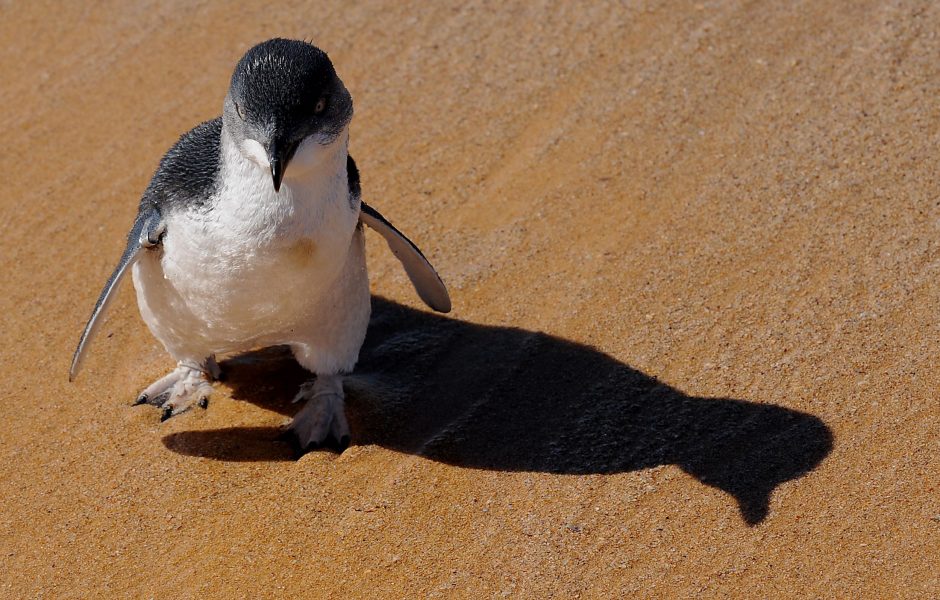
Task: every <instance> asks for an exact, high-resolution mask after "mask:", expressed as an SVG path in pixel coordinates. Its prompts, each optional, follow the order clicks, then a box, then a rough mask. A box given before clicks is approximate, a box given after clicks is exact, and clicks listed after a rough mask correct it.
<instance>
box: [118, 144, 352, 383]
mask: <svg viewBox="0 0 940 600" xmlns="http://www.w3.org/2000/svg"><path fill="white" fill-rule="evenodd" d="M342 160H343V168H342V170H341V171H339V172H335V173H333V174H327V175H326V176H325V177H319V178H316V177H313V179H314V180H315V181H316V183H317V184H318V185H315V186H314V185H309V186H305V185H304V184H303V182H296V181H294V182H291V181H290V180H286V181H285V183H284V185H283V186H282V188H281V192H280V194H275V193H274V190H273V187H272V185H271V182H270V178H269V177H267V178H265V177H264V175H265V173H264V172H263V171H262V170H260V169H256V168H255V165H253V164H251V163H247V164H246V165H242V166H243V167H244V168H243V169H242V171H241V172H240V173H236V175H243V177H231V176H230V177H227V178H226V180H227V181H230V182H231V184H230V185H228V186H224V187H223V188H222V189H220V190H219V191H218V194H217V196H216V197H215V198H214V199H213V202H212V206H211V207H210V208H207V209H204V210H195V211H192V210H178V211H173V212H171V214H168V215H165V218H166V226H167V228H166V231H167V232H166V236H165V238H164V242H163V249H162V251H161V252H153V253H150V252H148V253H147V255H146V256H144V257H143V259H142V260H141V261H139V262H138V263H137V265H135V267H134V285H135V287H136V289H137V297H138V304H139V306H140V310H141V315H142V316H143V319H144V321H145V322H146V323H147V325H148V326H149V327H150V329H151V331H152V332H153V333H154V335H155V336H156V337H157V338H158V339H159V340H160V341H162V342H163V343H164V345H165V346H166V347H167V350H168V351H169V352H170V353H171V354H172V355H173V356H174V357H175V358H176V359H177V360H183V359H190V360H197V361H201V360H202V359H204V358H205V357H206V356H208V355H210V354H223V353H230V352H238V351H243V350H248V349H251V348H255V347H259V346H267V345H273V344H291V345H293V346H294V347H295V353H297V354H298V358H301V356H303V355H309V356H310V357H311V358H310V361H308V362H311V364H305V365H304V366H305V367H307V368H310V369H312V370H318V367H322V368H327V369H330V368H331V367H332V368H339V369H347V368H351V367H352V364H350V361H351V363H354V362H355V359H356V357H357V355H358V350H359V345H361V343H362V338H363V337H364V335H365V327H366V324H367V322H368V313H369V291H368V277H367V275H366V270H365V254H364V251H363V236H362V233H361V231H360V230H357V228H356V225H357V223H358V212H359V211H358V205H356V206H350V198H349V195H348V190H347V188H346V181H345V177H346V175H345V153H343V156H342ZM313 175H314V176H315V175H317V174H316V173H314V174H313ZM313 363H317V364H313ZM334 363H335V364H334Z"/></svg>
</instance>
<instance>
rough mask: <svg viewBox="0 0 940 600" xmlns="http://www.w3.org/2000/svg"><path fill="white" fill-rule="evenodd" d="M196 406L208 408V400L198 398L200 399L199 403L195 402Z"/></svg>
mask: <svg viewBox="0 0 940 600" xmlns="http://www.w3.org/2000/svg"><path fill="white" fill-rule="evenodd" d="M197 404H199V408H209V399H208V398H200V399H199V402H197Z"/></svg>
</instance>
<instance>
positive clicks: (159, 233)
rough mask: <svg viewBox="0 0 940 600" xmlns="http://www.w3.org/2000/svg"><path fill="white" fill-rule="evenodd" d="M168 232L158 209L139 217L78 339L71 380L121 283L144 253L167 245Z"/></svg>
mask: <svg viewBox="0 0 940 600" xmlns="http://www.w3.org/2000/svg"><path fill="white" fill-rule="evenodd" d="M165 230H166V225H165V224H164V222H163V218H162V216H161V215H160V213H159V211H158V210H157V209H156V208H152V207H148V208H145V209H142V210H141V211H140V212H139V213H138V214H137V218H136V219H135V220H134V226H133V227H132V228H131V231H130V233H128V234H127V247H126V248H125V249H124V254H122V255H121V260H119V261H118V264H117V266H116V267H114V271H113V272H112V273H111V277H109V278H108V281H107V283H105V284H104V289H102V290H101V294H100V295H99V296H98V301H97V302H95V308H94V310H92V311H91V317H90V318H89V319H88V324H87V325H85V330H84V331H82V337H81V338H79V340H78V346H77V347H76V348H75V354H73V355H72V365H71V366H70V367H69V381H74V380H75V378H76V377H77V376H78V372H79V371H80V370H81V368H82V362H83V361H84V359H85V353H86V351H87V350H88V347H89V346H90V345H91V342H92V340H94V338H95V335H96V334H97V333H98V329H99V328H100V326H101V323H102V322H103V319H102V317H103V316H104V314H105V312H107V310H108V307H109V306H110V305H111V301H112V300H113V299H114V295H115V294H114V293H115V291H116V290H117V289H118V286H119V285H120V284H121V281H123V280H124V277H125V276H126V275H127V273H128V272H130V269H131V267H132V266H134V263H136V262H137V261H138V259H140V257H141V252H142V251H143V250H145V249H148V248H154V247H156V246H159V245H160V244H161V243H163V234H164V232H165Z"/></svg>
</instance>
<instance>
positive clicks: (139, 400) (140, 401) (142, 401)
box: [134, 394, 150, 406]
mask: <svg viewBox="0 0 940 600" xmlns="http://www.w3.org/2000/svg"><path fill="white" fill-rule="evenodd" d="M149 399H150V398H148V397H147V394H141V395H140V396H137V400H134V406H140V405H141V404H146V403H147V400H149Z"/></svg>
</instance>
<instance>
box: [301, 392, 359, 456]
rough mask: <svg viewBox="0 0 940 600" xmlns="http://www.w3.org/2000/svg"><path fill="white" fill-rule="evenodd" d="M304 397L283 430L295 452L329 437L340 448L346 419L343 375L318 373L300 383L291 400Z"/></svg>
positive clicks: (346, 438)
mask: <svg viewBox="0 0 940 600" xmlns="http://www.w3.org/2000/svg"><path fill="white" fill-rule="evenodd" d="M302 400H305V401H306V404H305V405H304V407H303V408H301V409H300V412H299V413H297V414H296V415H295V416H294V419H293V420H292V421H291V422H290V425H289V426H288V427H287V431H286V432H285V434H286V436H287V438H288V439H289V440H290V441H291V442H292V443H293V445H294V447H295V450H296V451H297V453H298V455H301V454H304V453H306V452H308V451H310V450H313V449H316V448H319V447H321V446H323V445H324V444H326V443H327V441H329V440H332V441H333V442H335V443H336V445H337V446H338V447H339V449H340V451H342V450H344V449H345V448H346V447H347V446H349V440H350V437H349V423H348V422H347V421H346V414H345V412H344V406H343V378H342V377H340V376H339V375H320V376H318V377H317V378H316V379H315V380H313V381H308V382H307V383H305V384H303V385H302V386H300V391H298V392H297V396H296V397H295V398H294V402H300V401H302Z"/></svg>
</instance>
